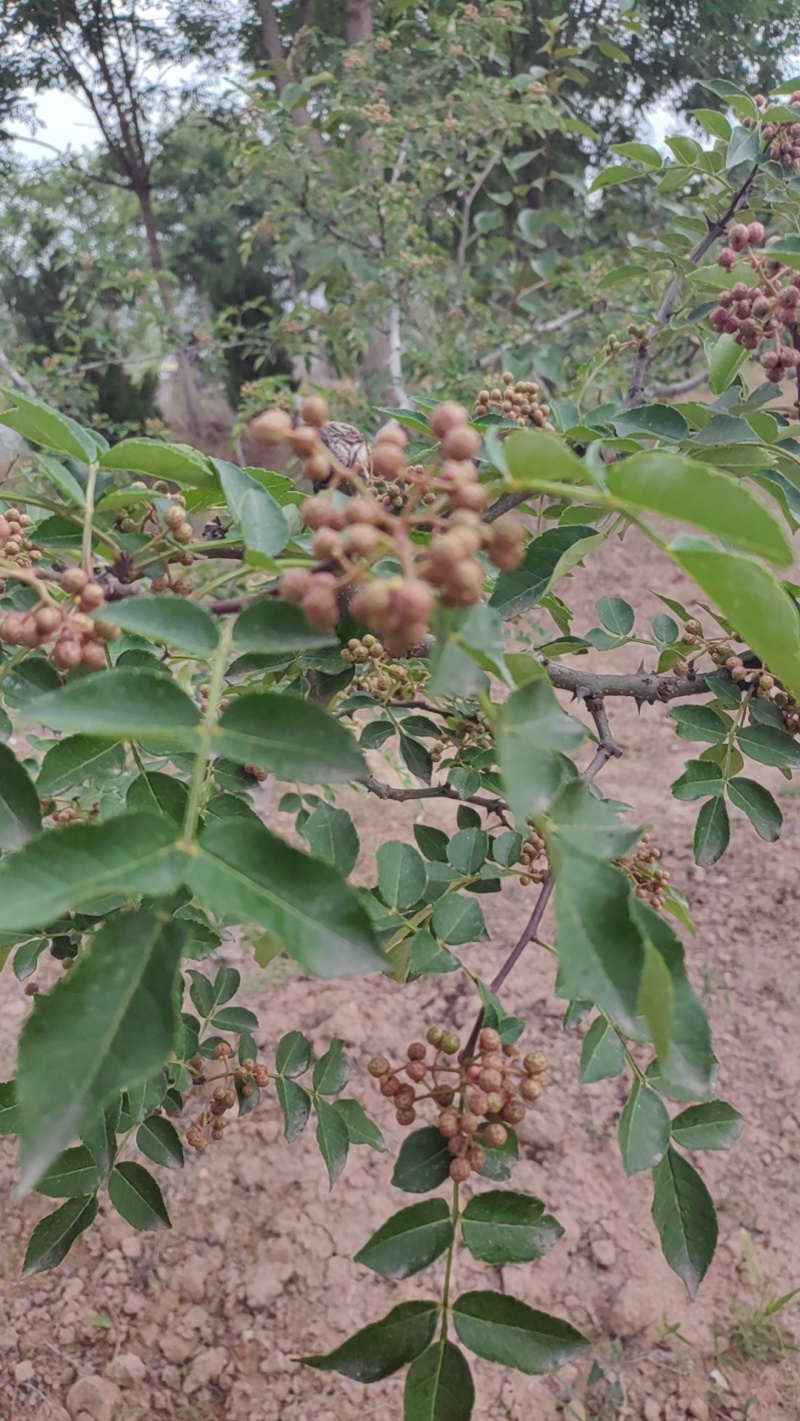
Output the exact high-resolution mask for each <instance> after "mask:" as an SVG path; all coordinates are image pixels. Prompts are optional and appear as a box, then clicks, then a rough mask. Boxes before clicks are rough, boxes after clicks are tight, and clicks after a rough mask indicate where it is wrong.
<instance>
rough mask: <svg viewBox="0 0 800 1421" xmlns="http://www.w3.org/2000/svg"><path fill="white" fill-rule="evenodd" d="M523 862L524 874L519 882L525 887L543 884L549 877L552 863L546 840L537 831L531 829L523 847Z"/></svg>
mask: <svg viewBox="0 0 800 1421" xmlns="http://www.w3.org/2000/svg"><path fill="white" fill-rule="evenodd" d="M521 860H522V867H523V870H524V872H523V873H522V875H521V877H520V880H519V881H520V883H521V884H522V885H523V887H527V886H528V885H529V884H531V883H543V882H544V880H545V878H546V877H547V874H548V871H549V868H550V863H549V861H548V858H547V848H546V846H545V842H544V839H543V838H542V836H541V834H540V833H539V832H538V830H537V829H533V828H531V831H530V833H529V834H528V837H527V839H526V840H525V843H524V844H523V845H522V855H521Z"/></svg>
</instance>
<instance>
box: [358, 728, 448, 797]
mask: <svg viewBox="0 0 800 1421" xmlns="http://www.w3.org/2000/svg"><path fill="white" fill-rule="evenodd" d="M385 738H386V739H388V736H387V737H385ZM361 743H362V744H363V743H364V736H363V734H362V737H361ZM381 744H383V741H381ZM400 754H401V755H402V757H403V761H404V763H405V764H406V765H407V766H408V769H409V770H410V771H411V773H412V775H414V777H415V778H416V779H418V780H422V782H423V784H430V782H431V777H432V775H433V760H432V759H431V754H430V751H429V750H428V749H427V748H426V746H424V745H423V744H422V743H421V741H419V740H415V739H414V737H413V735H403V734H402V732H401V734H400Z"/></svg>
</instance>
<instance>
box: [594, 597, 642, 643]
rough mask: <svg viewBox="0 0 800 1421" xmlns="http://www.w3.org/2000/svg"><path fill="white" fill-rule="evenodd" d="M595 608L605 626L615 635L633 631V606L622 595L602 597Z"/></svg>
mask: <svg viewBox="0 0 800 1421" xmlns="http://www.w3.org/2000/svg"><path fill="white" fill-rule="evenodd" d="M595 610H596V612H597V615H598V617H599V618H600V621H601V622H602V623H603V626H604V627H607V628H608V630H609V631H610V632H613V633H614V636H628V634H629V633H630V632H632V631H633V622H634V612H633V608H632V607H631V605H630V603H629V602H625V601H624V600H623V598H622V597H601V598H600V601H599V602H598V603H597V607H596V608H595Z"/></svg>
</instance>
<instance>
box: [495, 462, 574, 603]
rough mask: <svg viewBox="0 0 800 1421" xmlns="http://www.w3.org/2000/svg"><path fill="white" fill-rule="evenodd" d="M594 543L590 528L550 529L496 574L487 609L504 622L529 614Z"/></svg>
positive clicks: (566, 527)
mask: <svg viewBox="0 0 800 1421" xmlns="http://www.w3.org/2000/svg"><path fill="white" fill-rule="evenodd" d="M560 447H565V446H560ZM597 542H598V535H597V533H596V532H595V530H594V528H586V527H582V526H580V525H573V526H565V527H561V528H550V529H548V531H547V532H546V533H542V534H540V536H539V537H538V538H533V539H532V541H531V542H530V543H529V544H528V547H527V550H526V553H525V557H524V558H523V560H522V562H521V563H520V565H519V567H518V568H515V570H514V571H513V572H501V573H500V575H499V577H498V578H497V581H496V582H495V585H494V591H493V593H492V595H491V597H490V598H489V605H490V607H496V608H497V610H498V612H500V614H501V616H502V617H504V618H505V620H506V621H508V620H510V619H511V618H512V617H518V616H520V615H521V614H522V613H523V612H529V611H530V609H531V608H532V607H535V606H536V605H537V604H538V603H539V602H541V600H542V598H543V597H544V595H545V593H546V592H547V591H548V589H549V588H550V587H552V586H553V584H554V583H555V582H556V581H557V580H558V577H559V576H560V575H561V574H562V573H566V572H568V571H569V570H570V568H571V567H573V566H575V564H576V563H577V562H579V561H580V559H581V558H582V557H583V556H584V554H585V553H588V552H589V551H590V550H591V549H592V548H593V547H595V546H596V544H597Z"/></svg>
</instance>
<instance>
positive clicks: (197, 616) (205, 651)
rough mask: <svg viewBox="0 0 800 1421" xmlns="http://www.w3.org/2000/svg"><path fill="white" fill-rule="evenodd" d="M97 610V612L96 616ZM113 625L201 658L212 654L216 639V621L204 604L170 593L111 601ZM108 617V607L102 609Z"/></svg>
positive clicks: (205, 658) (104, 618)
mask: <svg viewBox="0 0 800 1421" xmlns="http://www.w3.org/2000/svg"><path fill="white" fill-rule="evenodd" d="M100 615H101V614H100V613H97V616H98V617H100ZM113 616H114V624H115V626H118V627H121V628H122V630H123V631H124V632H133V633H135V634H136V635H137V636H144V637H147V638H148V639H149V640H150V641H155V642H159V643H160V644H161V645H163V646H169V647H172V648H174V649H175V650H177V651H187V652H188V653H189V655H190V656H195V657H197V658H198V659H200V660H202V661H208V659H209V657H211V656H213V654H214V652H215V650H216V647H217V641H218V640H219V636H218V632H217V624H216V622H215V621H214V618H213V617H212V615H211V613H210V612H207V611H206V610H205V607H199V606H198V604H197V603H196V602H190V601H189V599H188V598H187V597H176V596H175V594H174V593H172V594H169V595H168V594H166V593H165V594H164V595H163V596H157V597H128V598H127V599H124V600H123V601H121V602H115V603H114V607H113ZM102 618H103V620H105V621H108V608H103V609H102Z"/></svg>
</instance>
